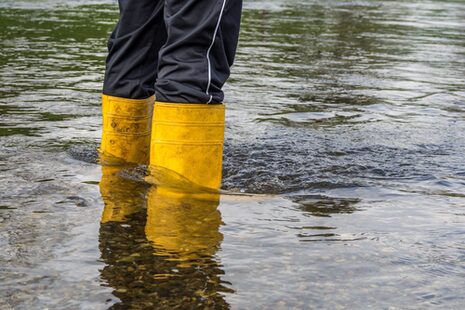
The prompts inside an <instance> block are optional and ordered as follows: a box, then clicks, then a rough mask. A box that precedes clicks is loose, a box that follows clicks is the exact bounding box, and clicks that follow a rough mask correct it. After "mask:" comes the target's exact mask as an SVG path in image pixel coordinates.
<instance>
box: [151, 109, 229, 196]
mask: <svg viewBox="0 0 465 310" xmlns="http://www.w3.org/2000/svg"><path fill="white" fill-rule="evenodd" d="M224 114H225V109H224V105H222V104H211V105H210V104H185V103H162V102H156V103H155V109H154V117H153V125H152V133H153V134H152V142H151V150H150V167H151V168H150V169H151V170H153V171H155V170H159V169H160V168H161V169H162V170H169V171H173V172H175V173H177V174H179V175H181V176H183V177H184V178H186V179H187V180H189V181H190V182H192V183H195V184H197V185H200V186H203V187H208V188H213V189H217V188H219V187H220V186H221V169H222V157H223V142H224Z"/></svg>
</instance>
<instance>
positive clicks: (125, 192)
mask: <svg viewBox="0 0 465 310" xmlns="http://www.w3.org/2000/svg"><path fill="white" fill-rule="evenodd" d="M122 168H123V167H121V166H102V179H101V181H100V184H99V186H100V194H101V195H102V199H103V203H104V205H105V208H104V209H103V214H102V220H101V222H102V223H107V222H124V221H125V219H126V218H127V217H128V216H129V215H131V214H133V213H136V212H137V211H139V210H141V209H143V208H144V207H145V194H146V186H145V185H144V184H142V183H139V182H136V181H132V180H128V179H124V178H122V177H120V176H119V175H118V174H119V172H120V171H121V170H122Z"/></svg>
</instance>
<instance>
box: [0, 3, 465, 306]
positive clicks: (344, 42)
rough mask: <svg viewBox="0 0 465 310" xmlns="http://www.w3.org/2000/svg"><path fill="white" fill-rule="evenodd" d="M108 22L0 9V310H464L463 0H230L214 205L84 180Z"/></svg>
mask: <svg viewBox="0 0 465 310" xmlns="http://www.w3.org/2000/svg"><path fill="white" fill-rule="evenodd" d="M116 17H117V12H116V6H115V3H114V2H113V1H97V0H89V1H87V0H84V1H69V0H68V1H65V0H58V1H32V0H23V1H9V0H6V1H2V2H1V3H0V26H1V27H0V38H1V40H0V68H1V69H0V102H1V105H0V172H1V174H0V199H1V200H0V246H1V251H0V308H1V309H10V308H14V309H39V308H40V309H44V308H51V309H107V308H112V309H127V308H130V307H132V308H135V309H137V308H154V307H156V308H160V309H163V308H166V309H173V308H196V307H197V308H215V309H216V308H217V309H224V308H234V309H248V308H259V309H269V308H272V309H289V308H297V309H302V308H326V309H337V308H354V309H358V308H370V307H371V308H376V309H379V308H386V309H387V308H392V309H395V308H401V309H413V308H416V309H418V308H422V309H423V308H435V307H437V308H441V309H443V308H444V309H445V308H447V309H452V308H455V309H459V308H462V307H463V305H464V304H465V297H464V288H463V283H464V282H463V279H464V276H465V262H464V261H465V245H464V242H463V239H464V233H465V225H464V224H465V168H464V167H465V156H464V153H465V135H464V134H463V132H464V130H465V90H464V89H465V79H464V76H465V31H464V29H465V3H463V1H452V0H451V1H411V2H408V3H405V2H404V1H349V2H346V1H303V0H287V1H286V0H272V1H247V3H246V5H245V10H244V17H243V28H242V33H241V43H240V48H239V54H238V57H237V62H236V65H235V67H234V69H233V76H232V78H231V80H230V83H229V84H228V85H227V87H226V88H225V91H226V97H227V102H228V115H227V141H226V149H225V165H224V166H225V167H224V182H223V189H224V192H223V194H222V195H221V197H219V196H214V197H213V196H208V197H196V196H195V195H194V196H189V195H187V196H183V197H180V196H179V195H176V194H170V193H168V194H167V193H160V192H157V191H156V190H155V189H153V188H150V187H148V186H147V185H146V184H144V183H143V182H140V177H139V175H138V173H137V170H134V169H133V168H127V169H126V170H125V171H123V172H122V173H120V174H114V173H117V172H118V171H114V170H111V169H110V170H104V171H103V173H102V167H100V166H99V165H97V164H95V147H96V146H97V145H98V141H99V136H100V125H101V122H100V101H99V100H100V99H99V93H100V87H101V83H102V75H103V69H104V58H105V43H106V37H107V36H108V33H109V32H110V31H111V29H112V27H113V25H114V23H115V19H116ZM180 206H183V207H180ZM195 206H197V207H199V206H201V208H195Z"/></svg>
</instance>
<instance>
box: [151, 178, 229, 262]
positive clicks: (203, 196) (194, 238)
mask: <svg viewBox="0 0 465 310" xmlns="http://www.w3.org/2000/svg"><path fill="white" fill-rule="evenodd" d="M219 201H220V195H219V193H218V192H216V193H214V192H210V193H209V192H203V193H192V192H183V191H178V190H176V189H172V188H165V187H155V186H153V187H152V188H151V189H150V190H149V194H148V197H147V222H146V226H145V234H146V237H147V239H148V240H150V241H151V242H152V244H153V247H154V250H155V254H156V255H160V256H165V257H168V258H169V259H170V260H173V261H178V262H179V263H178V266H179V267H188V266H190V265H191V264H192V263H196V262H197V264H198V263H199V260H208V259H211V258H212V256H213V255H215V253H216V251H217V250H218V248H219V246H220V244H221V242H222V240H223V235H222V234H221V232H220V231H219V229H220V226H221V224H222V220H221V214H220V212H219V211H218V209H217V207H218V204H219Z"/></svg>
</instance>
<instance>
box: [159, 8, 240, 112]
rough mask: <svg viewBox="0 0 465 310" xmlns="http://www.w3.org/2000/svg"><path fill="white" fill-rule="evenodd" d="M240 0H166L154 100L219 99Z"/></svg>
mask: <svg viewBox="0 0 465 310" xmlns="http://www.w3.org/2000/svg"><path fill="white" fill-rule="evenodd" d="M241 11H242V0H168V1H167V2H166V6H165V22H166V28H167V31H168V37H167V41H166V44H165V45H164V46H163V48H162V49H161V51H160V62H159V65H158V77H157V82H156V97H157V101H161V102H175V103H222V102H223V99H224V95H223V92H222V91H221V88H222V87H223V84H224V83H225V82H226V80H227V79H228V77H229V74H230V67H231V66H232V64H233V61H234V56H235V53H236V47H237V42H238V37H239V26H240V20H241Z"/></svg>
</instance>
